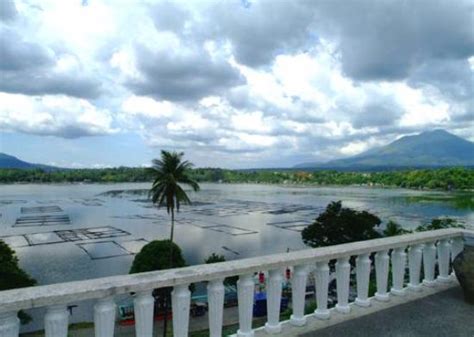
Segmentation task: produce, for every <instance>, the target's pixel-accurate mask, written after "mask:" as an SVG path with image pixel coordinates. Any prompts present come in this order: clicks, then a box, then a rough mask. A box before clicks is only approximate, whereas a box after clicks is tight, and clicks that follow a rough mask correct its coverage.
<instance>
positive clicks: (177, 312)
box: [171, 284, 191, 337]
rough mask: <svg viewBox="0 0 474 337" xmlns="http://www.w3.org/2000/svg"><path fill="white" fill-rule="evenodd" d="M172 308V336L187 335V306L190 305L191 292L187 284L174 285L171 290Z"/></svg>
mask: <svg viewBox="0 0 474 337" xmlns="http://www.w3.org/2000/svg"><path fill="white" fill-rule="evenodd" d="M171 304H172V308H173V336H174V337H187V336H188V331H189V308H190V305H191V292H190V291H189V285H188V284H181V285H178V286H176V287H174V289H173V291H172V292H171Z"/></svg>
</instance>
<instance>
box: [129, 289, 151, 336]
mask: <svg viewBox="0 0 474 337" xmlns="http://www.w3.org/2000/svg"><path fill="white" fill-rule="evenodd" d="M133 306H134V313H135V332H136V335H137V337H152V336H153V314H154V308H155V299H154V298H153V296H152V295H151V290H149V291H143V292H140V293H138V294H136V295H135V299H134V300H133Z"/></svg>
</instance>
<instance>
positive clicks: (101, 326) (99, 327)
mask: <svg viewBox="0 0 474 337" xmlns="http://www.w3.org/2000/svg"><path fill="white" fill-rule="evenodd" d="M115 310H116V305H115V302H114V298H113V297H112V296H111V297H105V298H103V299H100V300H99V301H98V302H97V303H96V304H95V306H94V331H95V337H113V336H114V328H115Z"/></svg>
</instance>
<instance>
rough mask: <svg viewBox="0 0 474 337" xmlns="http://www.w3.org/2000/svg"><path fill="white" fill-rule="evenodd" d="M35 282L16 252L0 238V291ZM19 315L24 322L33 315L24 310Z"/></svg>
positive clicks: (31, 284)
mask: <svg viewBox="0 0 474 337" xmlns="http://www.w3.org/2000/svg"><path fill="white" fill-rule="evenodd" d="M35 284H36V280H35V279H34V278H32V277H31V276H30V275H28V274H27V273H26V272H25V271H24V270H23V269H21V268H20V266H19V265H18V257H17V256H16V254H15V252H14V251H13V250H12V249H11V248H10V247H9V246H8V245H7V244H6V243H5V242H3V241H2V240H0V291H1V290H8V289H16V288H24V287H31V286H34V285H35ZM18 316H19V317H20V320H21V322H22V323H23V324H25V323H28V322H29V321H31V317H30V316H28V315H27V314H25V313H24V312H23V311H20V312H19V314H18Z"/></svg>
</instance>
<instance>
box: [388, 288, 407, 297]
mask: <svg viewBox="0 0 474 337" xmlns="http://www.w3.org/2000/svg"><path fill="white" fill-rule="evenodd" d="M390 293H391V294H392V295H395V296H405V295H406V289H394V288H392V289H390Z"/></svg>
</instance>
